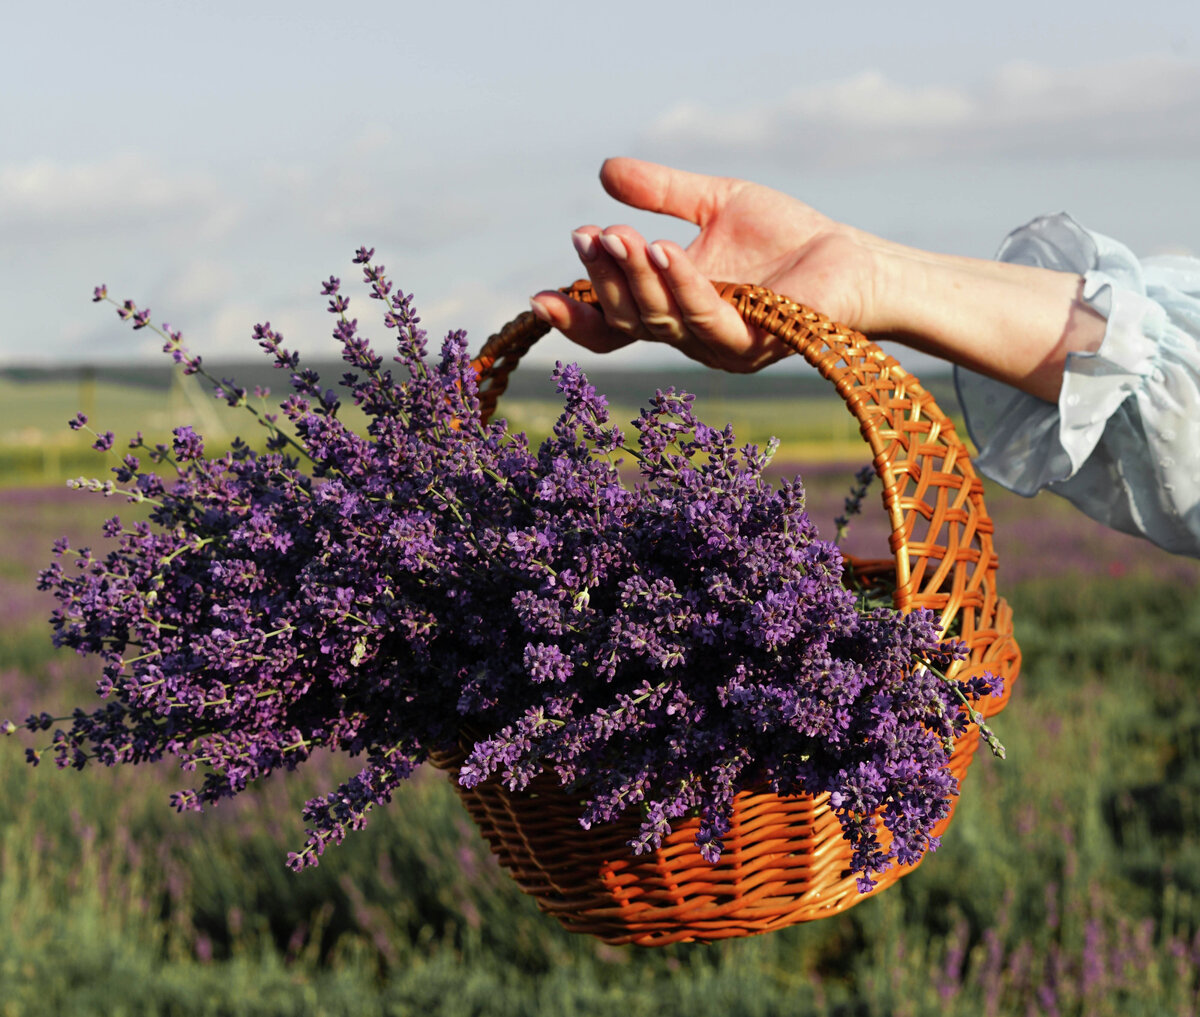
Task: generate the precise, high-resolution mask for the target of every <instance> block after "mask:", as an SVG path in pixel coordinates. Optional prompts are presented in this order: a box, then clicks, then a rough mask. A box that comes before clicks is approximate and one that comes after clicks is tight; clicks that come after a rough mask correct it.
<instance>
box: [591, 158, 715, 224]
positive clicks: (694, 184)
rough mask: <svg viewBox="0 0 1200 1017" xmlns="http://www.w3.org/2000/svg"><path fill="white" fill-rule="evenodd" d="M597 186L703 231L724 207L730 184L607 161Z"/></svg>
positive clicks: (664, 168) (646, 165)
mask: <svg viewBox="0 0 1200 1017" xmlns="http://www.w3.org/2000/svg"><path fill="white" fill-rule="evenodd" d="M600 183H601V184H603V185H604V189H605V190H606V191H608V193H609V194H611V195H612V196H613V197H614V198H616V199H617V201H620V202H623V203H624V204H626V205H632V206H633V207H634V208H641V209H645V210H646V211H647V212H660V213H662V214H663V215H673V216H675V217H676V218H677V219H686V220H687V221H688V222H691V223H695V224H696V225H697V226H700V227H703V226H704V225H705V224H706V223H707V222H708V221H709V220H710V219H712V218H713V216H715V215H716V213H717V212H719V211H720V208H721V205H722V204H724V199H725V195H726V194H727V192H728V190H729V186H730V184H731V183H732V181H730V180H727V179H725V178H724V177H710V176H705V175H704V174H702V173H689V172H687V171H686V170H678V169H672V168H671V167H670V166H661V165H659V164H658V163H654V162H643V161H642V160H641V159H629V158H625V157H623V156H622V157H617V158H613V159H606V160H605V161H604V165H603V166H601V167H600Z"/></svg>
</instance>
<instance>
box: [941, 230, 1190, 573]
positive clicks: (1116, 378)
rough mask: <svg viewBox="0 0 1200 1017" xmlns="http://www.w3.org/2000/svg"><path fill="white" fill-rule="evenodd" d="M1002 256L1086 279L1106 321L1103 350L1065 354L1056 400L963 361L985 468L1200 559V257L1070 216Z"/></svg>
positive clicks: (1013, 242) (1013, 237) (961, 388)
mask: <svg viewBox="0 0 1200 1017" xmlns="http://www.w3.org/2000/svg"><path fill="white" fill-rule="evenodd" d="M997 257H998V259H999V260H1001V261H1008V262H1015V263H1017V264H1022V265H1036V266H1040V267H1043V268H1052V269H1058V270H1060V271H1066V272H1075V273H1078V274H1080V275H1082V276H1083V278H1084V289H1083V299H1084V300H1085V301H1086V302H1087V303H1088V304H1089V305H1090V306H1091V307H1093V308H1094V309H1095V310H1096V311H1098V312H1099V313H1100V314H1102V315H1103V316H1104V317H1105V318H1106V319H1107V321H1108V325H1107V328H1106V331H1105V335H1104V341H1103V342H1102V343H1101V345H1100V348H1099V349H1098V350H1097V351H1096V352H1095V353H1074V354H1071V355H1070V356H1068V358H1067V364H1066V373H1065V375H1064V378H1063V386H1062V392H1061V394H1060V395H1059V400H1058V405H1057V406H1055V405H1053V404H1051V403H1047V402H1044V401H1043V400H1041V399H1037V398H1035V397H1034V396H1030V395H1026V394H1024V393H1022V392H1018V391H1017V390H1016V389H1013V388H1011V387H1009V386H1007V385H1004V384H1002V383H1001V382H998V381H993V380H992V379H990V378H986V377H984V376H983V375H980V374H976V373H974V372H972V371H967V370H965V369H963V368H958V369H956V371H955V381H956V383H957V386H958V395H959V401H960V402H961V403H962V407H963V412H964V413H965V415H966V420H967V430H968V432H969V433H970V435H971V439H972V440H973V441H974V442H975V445H976V447H977V448H978V449H979V454H978V455H977V456H976V457H975V466H976V468H977V469H978V470H979V472H980V473H982V474H983V475H984V476H985V477H990V478H991V479H992V480H995V481H997V482H998V483H1000V484H1002V485H1004V486H1005V487H1007V488H1010V489H1011V490H1013V491H1016V492H1017V493H1018V494H1023V495H1026V496H1030V495H1033V494H1036V493H1037V492H1038V491H1040V490H1043V489H1045V490H1047V491H1053V492H1054V493H1055V494H1059V495H1062V496H1063V497H1064V498H1066V499H1067V500H1068V501H1070V502H1071V503H1072V504H1074V505H1075V506H1076V507H1078V508H1079V509H1080V510H1082V511H1083V512H1085V513H1087V515H1089V516H1091V517H1092V518H1093V519H1098V520H1100V522H1102V523H1105V524H1106V525H1108V526H1111V527H1112V528H1113V529H1116V530H1121V531H1123V532H1125V533H1132V534H1136V535H1138V536H1143V537H1146V538H1147V539H1148V540H1151V541H1153V542H1154V543H1155V544H1158V545H1159V546H1160V547H1164V548H1166V549H1167V550H1168V551H1173V552H1175V553H1177V554H1187V555H1192V556H1195V557H1200V259H1197V258H1189V257H1159V258H1146V259H1144V260H1142V261H1139V260H1138V259H1137V258H1135V257H1134V256H1133V254H1132V253H1131V252H1130V251H1129V249H1128V248H1126V247H1124V246H1123V245H1122V244H1119V243H1117V242H1116V241H1114V240H1110V239H1109V238H1108V237H1104V236H1101V235H1100V234H1098V233H1092V232H1089V231H1088V230H1085V229H1084V228H1083V227H1082V226H1080V225H1079V224H1078V223H1077V222H1075V221H1074V220H1073V219H1071V217H1070V216H1068V215H1065V214H1063V215H1053V216H1044V217H1042V218H1040V219H1035V220H1034V221H1033V222H1031V223H1030V224H1029V225H1027V226H1023V227H1021V228H1020V229H1018V230H1016V231H1014V232H1013V233H1011V234H1010V235H1009V236H1008V237H1007V238H1006V239H1005V241H1004V243H1003V244H1002V245H1001V247H1000V252H999V254H998V255H997Z"/></svg>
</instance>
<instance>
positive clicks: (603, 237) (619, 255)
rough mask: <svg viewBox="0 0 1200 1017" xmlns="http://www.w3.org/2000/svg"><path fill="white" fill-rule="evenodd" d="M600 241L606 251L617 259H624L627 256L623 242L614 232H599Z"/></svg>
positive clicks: (627, 252)
mask: <svg viewBox="0 0 1200 1017" xmlns="http://www.w3.org/2000/svg"><path fill="white" fill-rule="evenodd" d="M600 243H602V244H603V245H604V249H605V250H606V251H608V253H609V254H611V255H612V256H613V257H614V258H616V259H617V261H626V260H628V258H629V251H627V250H626V249H625V244H624V242H623V241H622V240H621V238H620V237H618V236H617V235H616V234H615V233H601V234H600Z"/></svg>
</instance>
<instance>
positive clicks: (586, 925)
mask: <svg viewBox="0 0 1200 1017" xmlns="http://www.w3.org/2000/svg"><path fill="white" fill-rule="evenodd" d="M978 744H979V733H978V731H977V730H976V729H975V728H971V729H970V730H969V731H968V732H967V734H965V735H964V736H963V737H962V738H960V739H959V740H958V741H957V743H956V744H955V750H954V753H953V755H952V757H951V760H950V770H951V772H952V773H953V774H954V775H955V777H957V778H958V780H959V785H960V789H961V785H962V781H963V779H964V777H965V776H966V771H967V767H968V766H969V765H970V762H971V759H972V758H973V756H974V754H975V750H976V748H977V747H978ZM435 762H436V763H437V765H439V766H441V767H442V768H444V769H447V770H448V771H449V772H450V774H451V776H452V778H457V769H456V767H455V766H454V763H453V762H452V761H451V760H449V759H439V760H435ZM454 783H455V788H456V790H457V791H458V793H459V796H460V798H461V799H462V801H463V804H464V805H465V806H466V808H467V811H468V812H469V813H470V815H471V817H472V818H473V819H474V820H475V822H476V824H477V825H478V827H479V829H480V831H481V833H482V834H483V836H484V837H485V839H486V840H487V841H488V843H489V845H490V846H491V848H492V851H493V852H494V853H495V855H496V856H497V858H498V860H499V861H500V864H501V865H503V866H504V868H505V869H507V870H508V872H509V873H510V874H511V875H512V877H513V879H515V880H516V882H517V884H518V885H519V886H520V887H521V889H522V890H524V891H525V892H526V893H528V894H530V895H532V896H533V897H534V898H535V900H536V901H537V903H538V907H539V908H541V910H542V911H544V912H546V913H547V914H550V915H553V916H554V917H555V918H557V919H558V920H559V921H560V922H562V924H563V925H564V926H565V927H566V928H567V929H568V930H570V931H572V932H581V933H587V934H589V935H592V936H596V937H598V938H599V939H602V940H603V941H604V942H606V943H612V944H627V943H634V944H637V945H640V946H665V945H667V944H670V943H686V942H705V941H715V940H721V939H732V938H737V937H740V936H751V935H756V934H758V933H763V932H771V931H774V930H776V929H782V928H786V927H787V926H789V925H795V924H797V923H799V922H807V921H813V920H815V919H819V918H826V917H829V916H830V915H835V914H838V913H840V912H842V911H845V910H846V909H847V908H850V907H853V906H854V905H855V904H857V903H858V902H859V901H862V900H865V899H866V898H867V897H871V896H874V895H875V894H876V893H879V892H880V891H881V890H883V889H886V888H887V887H888V886H891V885H892V884H893V883H894V882H896V880H898V879H900V878H901V877H902V876H904V875H905V874H907V873H908V872H911V871H912V870H913V869H914V868H916V866H917V865H919V864H920V862H919V861H918V862H916V863H913V864H911V865H896V866H893V867H892V868H890V869H888V870H887V871H886V872H883V873H881V874H879V875H878V876H876V877H875V879H876V886H875V887H874V888H873V889H872V890H871V891H869V892H868V893H865V894H863V893H860V892H859V890H858V885H857V880H856V877H855V876H854V875H853V874H852V873H851V871H850V854H851V852H850V845H849V842H848V841H847V840H846V838H845V837H844V835H843V834H842V828H841V824H840V823H839V822H838V819H837V816H836V815H835V814H834V812H833V810H832V809H831V808H830V806H829V804H828V795H821V796H818V797H816V798H813V797H810V796H807V795H795V796H787V797H781V796H779V795H775V794H771V793H770V792H755V791H747V792H743V793H742V794H740V795H738V796H737V798H736V799H735V801H734V813H733V818H732V822H731V826H730V830H729V833H728V834H727V835H726V836H725V837H724V838H723V840H724V843H725V848H724V850H723V852H722V854H721V858H720V860H719V861H718V862H717V863H716V864H710V863H708V862H706V861H704V859H703V858H701V857H700V852H699V849H698V848H697V847H696V843H695V836H696V830H697V827H698V825H699V821H698V820H694V819H693V820H689V821H685V822H682V823H679V824H677V826H676V827H675V829H674V830H672V832H671V833H670V834H669V835H668V836H667V837H666V838H665V839H664V841H663V844H662V846H661V847H660V848H659V849H658V850H657V851H654V852H652V853H647V854H644V855H634V854H632V853H631V850H630V847H629V841H630V840H632V839H633V838H634V837H635V835H636V833H637V820H636V819H634V818H632V817H631V818H629V819H628V820H622V821H619V822H616V823H610V824H606V825H605V826H603V827H594V828H593V829H591V830H584V829H582V828H581V827H580V826H579V818H578V817H579V804H578V802H577V801H575V800H574V799H572V798H570V797H569V796H568V795H566V794H565V793H563V791H562V789H561V788H559V786H558V785H557V784H556V783H555V782H554V780H553V778H550V777H548V776H546V777H543V778H540V779H539V780H537V781H535V782H534V783H533V785H531V787H530V788H529V789H528V790H526V791H523V792H509V791H508V790H506V789H505V788H504V787H503V786H502V785H500V784H499V783H498V782H496V781H488V782H486V783H485V784H482V785H479V786H477V787H475V788H472V789H466V788H463V787H461V786H459V785H458V783H457V780H456V779H455V781H454ZM955 801H956V800H951V802H950V814H949V815H947V816H946V817H945V818H944V819H942V820H941V821H940V822H939V823H938V824H937V826H936V827H935V829H934V834H935V835H937V836H941V834H942V833H943V832H944V831H945V829H946V827H947V826H948V825H949V823H950V819H951V817H952V816H953V809H954V805H955ZM879 836H880V841H881V843H883V844H884V845H885V846H886V844H887V841H888V840H889V839H890V837H889V834H888V832H887V831H886V830H885V829H884V828H883V827H882V824H880V827H879Z"/></svg>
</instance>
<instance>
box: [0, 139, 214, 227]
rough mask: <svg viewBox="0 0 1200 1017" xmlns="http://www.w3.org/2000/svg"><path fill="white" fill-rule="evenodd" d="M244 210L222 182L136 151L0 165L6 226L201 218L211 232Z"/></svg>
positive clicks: (0, 221) (0, 210)
mask: <svg viewBox="0 0 1200 1017" xmlns="http://www.w3.org/2000/svg"><path fill="white" fill-rule="evenodd" d="M236 218H237V210H236V209H235V208H234V207H233V206H232V205H231V204H230V203H229V202H228V201H227V200H226V199H225V198H224V197H223V195H222V194H221V191H220V189H219V188H218V186H217V184H216V182H215V181H214V180H213V179H212V178H211V177H209V176H206V175H203V174H199V173H194V172H169V171H167V170H165V169H163V168H162V167H161V166H159V165H157V164H156V163H155V162H154V161H153V160H151V159H148V158H146V157H144V156H141V155H137V154H134V153H124V154H118V155H114V156H110V157H108V158H105V159H101V160H97V161H92V162H80V163H66V162H60V161H56V160H51V159H35V160H32V161H29V162H25V163H20V164H8V165H0V226H3V227H4V229H5V232H6V233H9V232H11V231H13V230H18V229H53V230H54V231H55V232H56V233H59V234H61V233H64V232H74V231H79V230H95V229H97V228H103V229H105V230H113V229H118V228H121V227H122V226H134V225H135V224H136V225H137V226H138V228H141V227H142V225H143V224H145V223H147V222H150V223H153V224H156V225H165V224H175V223H178V222H179V221H181V220H188V221H192V222H196V223H198V224H199V227H200V228H201V229H202V230H203V231H204V232H205V233H206V234H208V235H219V234H221V233H224V232H225V231H227V230H228V229H230V228H231V227H232V226H233V225H234V223H235V221H236Z"/></svg>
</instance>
